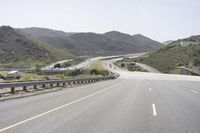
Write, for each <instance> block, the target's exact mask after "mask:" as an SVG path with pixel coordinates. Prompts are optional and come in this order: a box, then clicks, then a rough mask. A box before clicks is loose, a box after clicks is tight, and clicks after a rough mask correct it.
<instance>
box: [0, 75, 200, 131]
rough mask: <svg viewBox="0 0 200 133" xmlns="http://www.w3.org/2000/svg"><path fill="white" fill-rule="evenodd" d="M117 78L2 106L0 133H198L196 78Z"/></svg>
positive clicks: (199, 110) (198, 84) (199, 113)
mask: <svg viewBox="0 0 200 133" xmlns="http://www.w3.org/2000/svg"><path fill="white" fill-rule="evenodd" d="M119 73H120V74H121V75H122V76H121V77H120V78H119V79H116V80H110V81H103V82H98V83H94V84H90V85H85V86H80V87H76V88H67V89H64V90H61V91H57V92H52V93H46V94H41V95H36V96H31V97H27V98H20V99H12V100H8V101H0V132H5V133H199V132H200V102H199V101H200V78H199V77H192V76H177V75H166V74H165V75H163V74H153V73H139V72H137V73H135V72H132V73H131V72H119Z"/></svg>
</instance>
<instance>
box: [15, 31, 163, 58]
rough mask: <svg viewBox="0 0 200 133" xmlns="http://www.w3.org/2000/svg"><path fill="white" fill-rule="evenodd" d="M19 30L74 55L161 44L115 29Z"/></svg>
mask: <svg viewBox="0 0 200 133" xmlns="http://www.w3.org/2000/svg"><path fill="white" fill-rule="evenodd" d="M19 30H20V31H22V32H24V33H26V34H29V35H30V36H31V37H35V38H37V39H39V40H41V41H43V42H45V43H47V44H50V45H52V46H55V47H57V48H62V49H65V50H67V51H70V52H71V53H73V54H75V55H113V54H127V53H137V52H146V51H151V50H153V49H157V48H160V47H162V44H161V43H159V42H156V41H153V40H151V39H149V38H147V37H144V36H142V35H141V36H131V35H128V34H124V33H121V32H117V31H111V32H107V33H104V34H96V33H65V32H62V31H55V30H50V29H41V28H25V29H19Z"/></svg>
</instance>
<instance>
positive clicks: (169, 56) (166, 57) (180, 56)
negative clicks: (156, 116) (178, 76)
mask: <svg viewBox="0 0 200 133" xmlns="http://www.w3.org/2000/svg"><path fill="white" fill-rule="evenodd" d="M136 61H138V62H143V63H146V64H148V65H150V66H152V67H154V68H156V69H158V70H159V71H161V72H164V73H175V72H176V68H177V67H181V66H182V67H185V68H189V69H192V70H194V71H196V72H199V70H200V36H199V35H198V36H192V37H189V38H185V39H179V40H177V41H174V42H172V43H171V44H169V45H167V46H165V47H163V48H160V49H158V50H156V51H154V52H152V53H150V54H149V57H145V58H144V57H143V58H138V59H136Z"/></svg>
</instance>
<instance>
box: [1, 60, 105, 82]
mask: <svg viewBox="0 0 200 133" xmlns="http://www.w3.org/2000/svg"><path fill="white" fill-rule="evenodd" d="M81 61H82V60H81V59H77V60H76V61H75V62H73V61H72V62H67V64H65V65H67V66H71V65H72V64H77V63H80V62H81ZM59 67H61V66H59ZM63 67H64V66H63ZM8 72H9V71H0V75H1V76H0V78H1V77H5V76H6V74H7V73H8ZM107 75H109V72H108V71H107V70H105V69H104V67H103V62H102V61H95V62H94V63H92V64H91V65H90V66H88V67H87V68H84V69H76V70H66V71H63V72H55V73H49V72H45V71H42V70H41V69H40V67H37V68H36V69H35V70H31V71H29V72H20V78H19V79H15V78H11V79H5V80H3V78H1V80H0V82H15V81H19V82H22V81H35V80H54V79H67V78H76V77H94V76H107Z"/></svg>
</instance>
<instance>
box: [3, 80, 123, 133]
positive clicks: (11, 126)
mask: <svg viewBox="0 0 200 133" xmlns="http://www.w3.org/2000/svg"><path fill="white" fill-rule="evenodd" d="M121 82H122V81H121ZM121 82H119V83H117V84H115V85H111V86H109V87H107V88H105V89H103V90H100V91H96V92H95V93H92V94H90V95H87V96H85V97H82V98H80V99H77V100H75V101H72V102H69V103H67V104H64V105H62V106H59V107H56V108H53V109H51V110H49V111H46V112H44V113H41V114H38V115H35V116H33V117H30V118H28V119H25V120H23V121H20V122H18V123H15V124H12V125H10V126H7V127H5V128H2V129H0V132H3V131H6V130H8V129H11V128H14V127H17V126H20V125H21V124H24V123H26V122H29V121H31V120H34V119H36V118H39V117H42V116H44V115H47V114H49V113H52V112H55V111H57V110H59V109H62V108H64V107H67V106H69V105H72V104H74V103H78V102H80V101H83V100H85V99H88V98H90V97H92V96H95V95H97V94H100V93H103V92H105V91H107V90H109V89H111V88H113V87H115V86H117V85H119V84H120V83H121Z"/></svg>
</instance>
